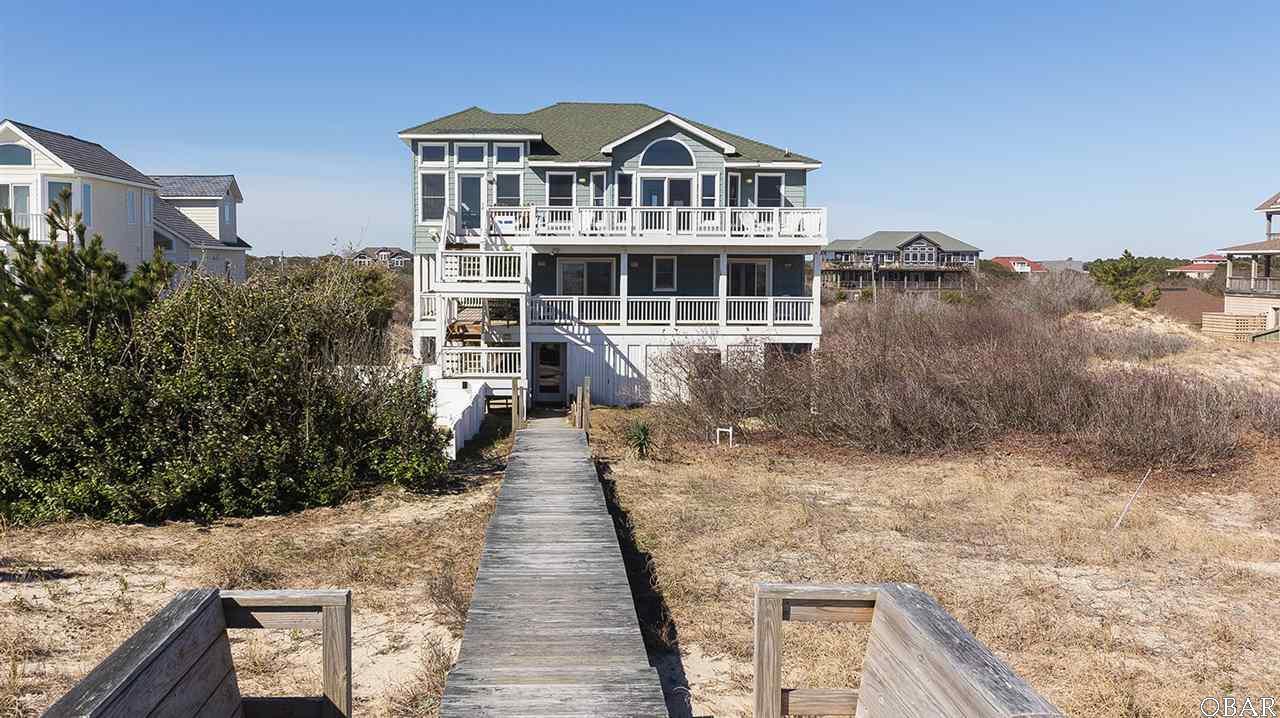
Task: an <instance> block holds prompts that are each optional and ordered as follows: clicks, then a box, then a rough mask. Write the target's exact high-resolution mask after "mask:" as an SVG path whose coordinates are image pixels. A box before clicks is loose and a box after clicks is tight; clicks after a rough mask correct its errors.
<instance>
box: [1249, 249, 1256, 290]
mask: <svg viewBox="0 0 1280 718" xmlns="http://www.w3.org/2000/svg"><path fill="white" fill-rule="evenodd" d="M1249 288H1250V289H1257V288H1258V255H1256V254H1251V255H1249Z"/></svg>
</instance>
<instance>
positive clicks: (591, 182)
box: [587, 170, 609, 207]
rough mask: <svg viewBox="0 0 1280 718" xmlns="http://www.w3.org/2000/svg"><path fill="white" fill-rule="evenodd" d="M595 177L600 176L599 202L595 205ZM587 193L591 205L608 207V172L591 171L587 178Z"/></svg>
mask: <svg viewBox="0 0 1280 718" xmlns="http://www.w3.org/2000/svg"><path fill="white" fill-rule="evenodd" d="M596 177H599V178H600V204H599V205H596ZM587 193H588V194H589V195H590V199H591V206H592V207H596V206H600V207H608V206H609V173H608V172H605V171H603V170H602V171H600V172H592V173H591V175H590V176H589V177H588V178H587Z"/></svg>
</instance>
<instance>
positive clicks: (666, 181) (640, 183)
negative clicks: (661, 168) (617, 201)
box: [631, 172, 702, 209]
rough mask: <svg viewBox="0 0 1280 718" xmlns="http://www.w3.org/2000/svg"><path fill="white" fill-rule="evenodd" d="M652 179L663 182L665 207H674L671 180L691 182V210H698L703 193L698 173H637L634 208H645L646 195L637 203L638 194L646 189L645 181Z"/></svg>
mask: <svg viewBox="0 0 1280 718" xmlns="http://www.w3.org/2000/svg"><path fill="white" fill-rule="evenodd" d="M652 179H660V180H662V201H663V202H665V204H663V205H661V206H663V207H672V206H674V205H672V204H671V180H677V181H678V180H688V181H689V202H690V205H689V208H690V209H697V207H698V203H699V202H700V201H701V199H700V193H701V192H702V188H701V187H700V186H699V185H698V173H696V172H645V173H640V172H637V173H635V180H634V181H633V183H632V186H631V195H632V198H631V203H632V205H633V206H635V207H644V206H645V205H644V202H643V200H644V195H643V194H641V195H640V197H639V198H638V199H640V200H641V202H639V203H637V202H636V199H637V197H636V194H637V193H639V192H640V191H641V189H642V188H643V187H644V181H645V180H652Z"/></svg>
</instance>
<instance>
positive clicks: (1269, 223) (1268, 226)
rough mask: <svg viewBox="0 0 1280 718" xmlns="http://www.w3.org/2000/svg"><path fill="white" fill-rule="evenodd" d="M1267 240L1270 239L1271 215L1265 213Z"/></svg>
mask: <svg viewBox="0 0 1280 718" xmlns="http://www.w3.org/2000/svg"><path fill="white" fill-rule="evenodd" d="M1267 239H1271V213H1270V212H1267Z"/></svg>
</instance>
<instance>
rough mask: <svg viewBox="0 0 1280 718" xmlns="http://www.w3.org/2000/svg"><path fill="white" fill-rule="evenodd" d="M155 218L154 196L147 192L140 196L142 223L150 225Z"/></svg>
mask: <svg viewBox="0 0 1280 718" xmlns="http://www.w3.org/2000/svg"><path fill="white" fill-rule="evenodd" d="M155 216H156V196H155V195H154V194H151V193H150V192H147V193H146V194H144V195H142V223H143V224H147V225H149V224H151V223H152V222H154V221H155Z"/></svg>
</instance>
